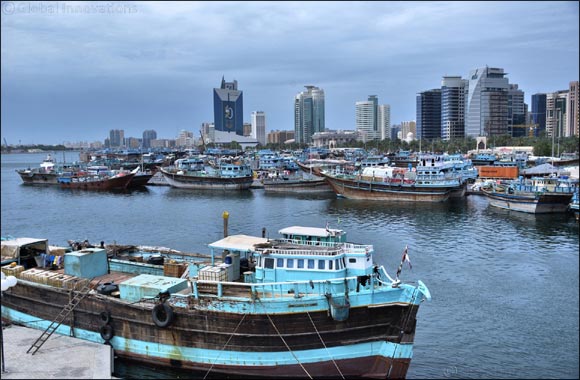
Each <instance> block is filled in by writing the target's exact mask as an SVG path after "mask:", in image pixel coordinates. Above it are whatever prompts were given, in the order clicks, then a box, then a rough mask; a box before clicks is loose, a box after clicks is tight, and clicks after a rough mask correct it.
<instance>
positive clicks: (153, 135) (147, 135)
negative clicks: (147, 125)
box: [143, 129, 157, 148]
mask: <svg viewBox="0 0 580 380" xmlns="http://www.w3.org/2000/svg"><path fill="white" fill-rule="evenodd" d="M155 139H157V132H155V131H154V130H153V129H147V130H145V131H143V148H151V140H155Z"/></svg>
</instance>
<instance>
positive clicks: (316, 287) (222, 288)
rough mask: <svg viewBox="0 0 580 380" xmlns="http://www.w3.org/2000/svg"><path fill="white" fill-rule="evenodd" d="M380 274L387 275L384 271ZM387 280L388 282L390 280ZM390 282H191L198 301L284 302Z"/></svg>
mask: <svg viewBox="0 0 580 380" xmlns="http://www.w3.org/2000/svg"><path fill="white" fill-rule="evenodd" d="M382 272H383V273H385V274H386V272H385V271H384V270H383V271H382ZM387 278H388V279H390V277H388V275H387ZM392 284H393V282H386V281H381V280H380V279H379V278H377V276H376V275H371V276H369V279H368V281H367V282H366V283H365V285H362V284H361V282H360V278H359V277H358V276H351V277H344V278H334V279H324V280H310V281H291V282H268V283H245V282H223V281H210V280H196V281H192V294H191V296H192V297H193V298H194V299H196V300H198V299H200V298H224V297H225V298H227V297H232V298H237V299H239V298H247V297H251V298H252V299H258V298H259V299H283V298H303V297H322V296H325V295H327V294H332V295H337V294H340V295H344V294H346V293H350V292H357V291H358V292H360V291H361V290H365V289H366V290H370V289H376V288H377V287H380V286H385V285H389V286H391V285H392ZM182 297H183V295H182Z"/></svg>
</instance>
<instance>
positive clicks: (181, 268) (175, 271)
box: [163, 263, 186, 278]
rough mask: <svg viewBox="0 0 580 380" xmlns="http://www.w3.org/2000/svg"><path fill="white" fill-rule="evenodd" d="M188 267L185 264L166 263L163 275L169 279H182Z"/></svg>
mask: <svg viewBox="0 0 580 380" xmlns="http://www.w3.org/2000/svg"><path fill="white" fill-rule="evenodd" d="M185 269H186V266H185V264H183V263H165V264H163V275H164V276H167V277H178V278H179V277H181V275H182V274H183V272H185Z"/></svg>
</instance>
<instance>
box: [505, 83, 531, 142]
mask: <svg viewBox="0 0 580 380" xmlns="http://www.w3.org/2000/svg"><path fill="white" fill-rule="evenodd" d="M524 107H525V103H524V92H523V91H522V90H520V89H519V88H518V85H517V84H510V85H509V89H508V131H511V135H512V136H513V137H522V136H526V135H527V131H528V128H527V127H525V128H523V127H524V126H525V124H526V109H525V108H524Z"/></svg>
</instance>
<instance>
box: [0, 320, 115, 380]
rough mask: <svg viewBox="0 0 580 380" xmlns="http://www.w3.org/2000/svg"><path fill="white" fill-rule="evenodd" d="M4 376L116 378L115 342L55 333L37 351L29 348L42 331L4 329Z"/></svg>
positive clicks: (6, 377)
mask: <svg viewBox="0 0 580 380" xmlns="http://www.w3.org/2000/svg"><path fill="white" fill-rule="evenodd" d="M2 333H3V336H2V337H3V340H4V341H3V345H4V360H5V362H4V367H5V368H4V369H5V372H2V379H112V378H114V377H112V376H111V374H112V372H113V352H112V350H111V346H108V345H105V344H98V343H92V342H87V341H86V340H81V339H76V338H72V337H68V336H63V335H59V334H54V335H52V336H51V337H50V338H48V340H47V341H46V342H45V343H44V345H43V346H42V347H41V348H40V349H39V350H38V351H37V352H36V353H35V354H34V355H31V354H27V353H26V351H28V349H29V348H30V346H31V345H32V344H33V343H34V342H35V341H36V339H38V337H39V336H40V335H41V334H42V331H40V330H35V329H32V328H28V327H21V326H16V325H8V326H6V327H5V328H4V330H3V332H2Z"/></svg>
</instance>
